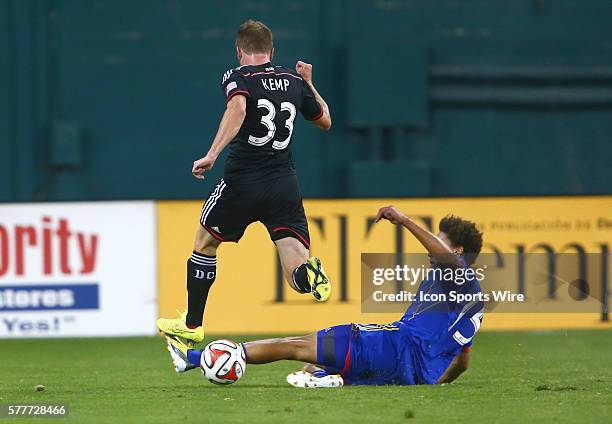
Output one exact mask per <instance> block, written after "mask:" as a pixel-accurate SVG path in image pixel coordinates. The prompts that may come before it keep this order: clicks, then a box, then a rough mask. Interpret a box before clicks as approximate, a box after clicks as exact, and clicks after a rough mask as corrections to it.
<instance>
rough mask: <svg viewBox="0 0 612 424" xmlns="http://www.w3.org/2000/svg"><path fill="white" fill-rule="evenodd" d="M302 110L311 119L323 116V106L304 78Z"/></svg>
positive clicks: (306, 117) (304, 115)
mask: <svg viewBox="0 0 612 424" xmlns="http://www.w3.org/2000/svg"><path fill="white" fill-rule="evenodd" d="M300 112H301V113H302V116H303V117H304V118H305V119H307V120H309V121H316V120H317V119H319V118H320V117H321V116H323V108H322V107H321V105H320V104H319V102H317V99H315V96H314V93H313V92H312V90H311V88H310V86H309V85H308V84H307V83H306V81H304V80H302V107H301V108H300Z"/></svg>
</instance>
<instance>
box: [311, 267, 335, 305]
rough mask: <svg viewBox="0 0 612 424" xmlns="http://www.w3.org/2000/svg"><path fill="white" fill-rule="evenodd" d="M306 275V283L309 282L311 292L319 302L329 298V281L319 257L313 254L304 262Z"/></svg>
mask: <svg viewBox="0 0 612 424" xmlns="http://www.w3.org/2000/svg"><path fill="white" fill-rule="evenodd" d="M306 275H307V276H308V283H310V288H311V293H312V295H313V296H314V297H315V299H317V300H318V301H319V302H325V301H326V300H327V299H329V295H330V293H331V282H330V281H329V278H327V275H326V274H325V271H324V270H323V265H321V261H320V260H319V258H317V257H315V256H313V257H312V258H310V259H308V261H307V262H306Z"/></svg>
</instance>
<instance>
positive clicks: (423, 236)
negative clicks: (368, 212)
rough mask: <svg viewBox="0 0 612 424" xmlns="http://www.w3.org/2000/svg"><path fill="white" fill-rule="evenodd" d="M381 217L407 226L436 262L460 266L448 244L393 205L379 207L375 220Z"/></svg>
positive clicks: (377, 220)
mask: <svg viewBox="0 0 612 424" xmlns="http://www.w3.org/2000/svg"><path fill="white" fill-rule="evenodd" d="M381 219H386V220H387V221H389V222H391V223H392V224H396V225H402V226H403V227H405V228H407V229H408V231H410V232H411V233H412V235H414V236H415V237H416V239H417V240H418V241H419V242H421V244H422V245H423V247H425V249H427V251H428V252H429V253H431V254H432V255H434V256H435V258H436V260H437V261H438V262H440V263H443V264H448V265H452V266H457V267H459V266H461V261H460V260H459V258H458V257H457V255H455V254H454V253H453V250H452V249H451V248H450V246H448V245H447V244H446V243H445V242H444V241H443V240H442V239H441V238H440V237H438V236H436V235H435V234H433V233H431V232H430V231H427V230H426V229H425V228H423V227H421V226H420V225H419V224H417V223H416V222H414V221H413V220H412V219H411V218H410V217H408V216H406V215H404V214H403V213H402V212H401V211H400V210H399V209H398V208H396V207H395V206H392V205H390V206H385V207H384V208H380V209H379V210H378V214H377V215H376V222H379V221H380V220H381Z"/></svg>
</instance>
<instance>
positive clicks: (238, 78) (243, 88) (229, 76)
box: [221, 69, 251, 102]
mask: <svg viewBox="0 0 612 424" xmlns="http://www.w3.org/2000/svg"><path fill="white" fill-rule="evenodd" d="M221 89H222V90H223V94H224V95H225V101H226V102H229V101H230V99H231V98H232V97H234V96H235V95H237V94H240V95H242V96H245V97H249V96H250V95H251V92H250V91H249V88H248V87H247V84H246V80H245V78H244V77H243V76H242V74H240V72H237V71H236V70H234V69H230V70H228V71H226V72H225V73H224V74H223V79H222V80H221Z"/></svg>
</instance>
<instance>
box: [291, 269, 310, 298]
mask: <svg viewBox="0 0 612 424" xmlns="http://www.w3.org/2000/svg"><path fill="white" fill-rule="evenodd" d="M306 266H307V264H306V263H303V264H302V265H300V266H298V267H297V268H296V269H294V270H293V283H294V284H295V286H296V287H297V289H298V292H300V293H310V291H311V288H310V283H309V282H308V273H307V271H306Z"/></svg>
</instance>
